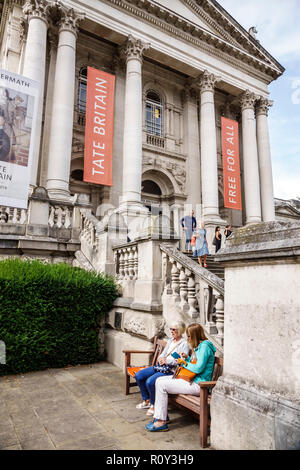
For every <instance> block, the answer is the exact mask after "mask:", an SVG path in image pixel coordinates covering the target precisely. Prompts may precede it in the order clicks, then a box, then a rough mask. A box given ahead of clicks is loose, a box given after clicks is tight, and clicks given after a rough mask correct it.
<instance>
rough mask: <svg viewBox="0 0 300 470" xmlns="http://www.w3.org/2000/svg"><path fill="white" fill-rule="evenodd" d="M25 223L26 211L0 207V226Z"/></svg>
mask: <svg viewBox="0 0 300 470" xmlns="http://www.w3.org/2000/svg"><path fill="white" fill-rule="evenodd" d="M26 221H27V209H17V208H16V207H5V206H0V224H6V223H8V224H20V225H24V224H25V223H26Z"/></svg>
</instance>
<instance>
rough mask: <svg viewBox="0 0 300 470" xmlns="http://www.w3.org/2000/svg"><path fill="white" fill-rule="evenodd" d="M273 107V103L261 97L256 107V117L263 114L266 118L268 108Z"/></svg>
mask: <svg viewBox="0 0 300 470" xmlns="http://www.w3.org/2000/svg"><path fill="white" fill-rule="evenodd" d="M271 106H273V101H269V100H268V99H267V98H263V97H261V98H260V100H259V101H258V102H257V105H256V115H257V116H259V115H260V114H264V115H265V116H268V112H269V108H270V107H271Z"/></svg>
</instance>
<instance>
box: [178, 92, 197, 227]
mask: <svg viewBox="0 0 300 470" xmlns="http://www.w3.org/2000/svg"><path fill="white" fill-rule="evenodd" d="M182 98H183V103H184V104H183V126H184V132H183V135H184V140H183V144H184V153H185V155H186V156H187V161H186V170H187V181H186V185H187V188H189V195H188V198H187V201H186V202H187V204H191V205H192V208H193V209H194V210H195V215H196V217H197V219H198V218H200V217H201V215H202V214H201V172H200V147H199V126H198V112H197V101H196V97H195V94H194V92H193V90H192V89H191V88H188V87H187V88H186V89H185V90H184V92H183V95H182Z"/></svg>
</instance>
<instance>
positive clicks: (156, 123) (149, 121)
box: [146, 91, 163, 137]
mask: <svg viewBox="0 0 300 470" xmlns="http://www.w3.org/2000/svg"><path fill="white" fill-rule="evenodd" d="M146 130H147V133H148V134H153V135H158V136H160V137H162V135H163V105H162V100H161V98H160V96H159V95H158V94H157V93H156V92H155V91H148V93H147V95H146Z"/></svg>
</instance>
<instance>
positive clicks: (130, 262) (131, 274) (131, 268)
mask: <svg viewBox="0 0 300 470" xmlns="http://www.w3.org/2000/svg"><path fill="white" fill-rule="evenodd" d="M128 251H129V254H128V271H129V279H131V280H132V279H133V278H134V258H133V247H130V248H129V249H128Z"/></svg>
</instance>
